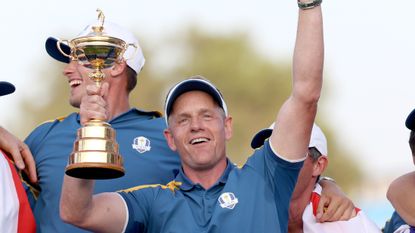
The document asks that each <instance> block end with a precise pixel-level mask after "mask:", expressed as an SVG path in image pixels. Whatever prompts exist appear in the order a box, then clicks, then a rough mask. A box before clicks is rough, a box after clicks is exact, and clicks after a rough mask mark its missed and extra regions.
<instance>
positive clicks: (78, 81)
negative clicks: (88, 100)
mask: <svg viewBox="0 0 415 233" xmlns="http://www.w3.org/2000/svg"><path fill="white" fill-rule="evenodd" d="M81 83H82V81H81V80H71V81H70V82H69V86H71V87H73V86H75V85H80V84H81Z"/></svg>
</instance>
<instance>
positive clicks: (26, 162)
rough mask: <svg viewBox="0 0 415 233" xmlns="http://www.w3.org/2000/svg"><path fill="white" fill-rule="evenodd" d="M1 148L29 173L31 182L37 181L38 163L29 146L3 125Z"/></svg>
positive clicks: (21, 168) (20, 167)
mask: <svg viewBox="0 0 415 233" xmlns="http://www.w3.org/2000/svg"><path fill="white" fill-rule="evenodd" d="M0 149H1V150H3V151H4V152H6V154H7V155H8V156H9V157H10V159H12V160H13V161H14V163H15V164H16V166H17V168H18V169H20V170H23V171H24V172H25V173H26V174H27V175H28V177H29V180H30V182H32V183H36V182H37V175H36V164H35V160H34V159H33V155H32V153H31V152H30V149H29V147H28V146H27V145H26V144H25V143H24V142H22V141H21V140H20V139H18V138H17V137H16V136H14V135H13V134H11V133H10V132H9V131H7V130H6V129H4V128H3V127H0Z"/></svg>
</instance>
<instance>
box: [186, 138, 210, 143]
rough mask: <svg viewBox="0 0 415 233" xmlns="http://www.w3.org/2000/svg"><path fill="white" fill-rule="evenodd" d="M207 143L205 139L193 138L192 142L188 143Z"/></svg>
mask: <svg viewBox="0 0 415 233" xmlns="http://www.w3.org/2000/svg"><path fill="white" fill-rule="evenodd" d="M207 141H209V140H208V139H207V138H195V139H193V140H192V141H190V143H191V144H196V143H201V142H207Z"/></svg>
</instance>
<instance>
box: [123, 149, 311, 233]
mask: <svg viewBox="0 0 415 233" xmlns="http://www.w3.org/2000/svg"><path fill="white" fill-rule="evenodd" d="M302 164H303V162H295V163H291V162H288V161H286V160H283V159H281V158H280V157H278V156H276V155H275V153H274V152H273V151H272V149H271V147H270V145H269V143H268V142H266V143H265V145H264V146H263V147H262V148H260V149H259V150H256V151H255V152H254V154H253V155H252V156H251V157H250V158H249V159H248V161H247V163H246V164H245V165H244V166H243V167H242V168H238V167H236V166H235V165H233V164H232V163H231V162H230V161H229V160H228V164H227V167H226V170H225V171H224V173H223V174H222V176H221V178H220V179H219V180H218V181H217V182H216V183H215V184H214V185H213V186H212V187H211V188H209V189H208V190H205V189H204V188H203V187H202V186H201V185H200V184H194V183H192V182H191V181H190V180H189V179H188V178H187V177H186V175H185V174H184V173H183V170H181V172H180V173H179V174H178V175H177V176H176V178H175V180H174V181H172V182H170V183H168V184H167V185H155V186H139V187H135V188H131V189H129V190H124V191H121V192H120V195H121V196H122V198H123V199H124V200H125V202H126V204H127V208H128V223H127V226H126V232H180V233H187V232H189V233H194V232H209V233H213V232H227V233H229V232H237V233H243V232H246V233H252V232H273V233H279V232H281V233H282V232H287V223H288V207H289V202H290V198H291V194H292V192H293V190H294V187H295V184H296V181H297V177H298V173H299V171H300V169H301V167H302Z"/></svg>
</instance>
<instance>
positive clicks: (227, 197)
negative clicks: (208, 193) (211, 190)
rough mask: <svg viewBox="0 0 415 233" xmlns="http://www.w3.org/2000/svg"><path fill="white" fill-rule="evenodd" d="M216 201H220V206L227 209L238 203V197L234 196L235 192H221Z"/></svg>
mask: <svg viewBox="0 0 415 233" xmlns="http://www.w3.org/2000/svg"><path fill="white" fill-rule="evenodd" d="M218 201H219V203H220V207H222V208H228V209H233V208H234V207H235V206H236V204H238V198H236V197H235V194H233V193H229V192H227V193H222V194H221V195H220V196H219V198H218Z"/></svg>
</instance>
